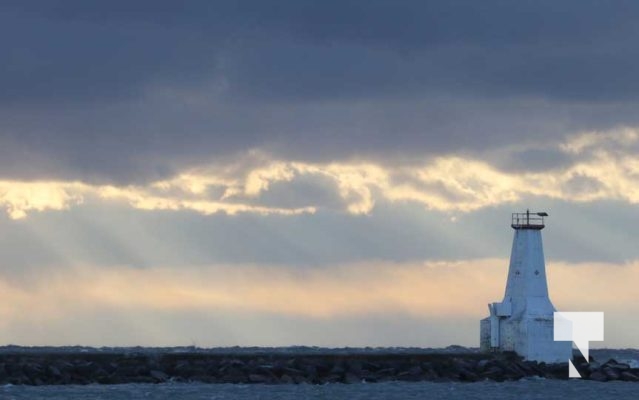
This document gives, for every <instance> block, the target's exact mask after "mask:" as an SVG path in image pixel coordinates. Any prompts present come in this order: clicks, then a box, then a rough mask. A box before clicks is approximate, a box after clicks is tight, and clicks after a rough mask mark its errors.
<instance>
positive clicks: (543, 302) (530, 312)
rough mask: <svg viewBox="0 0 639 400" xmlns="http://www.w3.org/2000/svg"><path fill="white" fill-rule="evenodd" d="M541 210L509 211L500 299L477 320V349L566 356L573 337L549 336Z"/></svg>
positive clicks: (551, 359)
mask: <svg viewBox="0 0 639 400" xmlns="http://www.w3.org/2000/svg"><path fill="white" fill-rule="evenodd" d="M547 216H548V214H547V213H545V212H537V213H531V212H530V211H526V212H525V213H514V214H512V222H511V227H512V228H513V229H514V230H515V235H514V238H513V246H512V250H511V253H510V265H509V267H508V280H507V282H506V293H505V294H504V299H503V300H502V301H501V302H499V303H491V304H489V305H488V310H489V311H490V316H489V317H487V318H484V319H482V320H481V322H480V348H481V350H482V351H514V352H516V353H517V354H519V355H520V356H522V357H524V359H526V360H531V361H539V362H546V363H557V362H567V361H568V360H569V359H570V358H572V343H571V342H567V341H554V340H553V312H554V311H555V307H554V306H553V305H552V303H551V301H550V297H549V296H548V283H547V280H546V265H545V261H544V249H543V245H542V241H541V230H542V229H544V227H545V225H544V218H545V217H547Z"/></svg>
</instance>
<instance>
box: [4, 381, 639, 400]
mask: <svg viewBox="0 0 639 400" xmlns="http://www.w3.org/2000/svg"><path fill="white" fill-rule="evenodd" d="M0 398H2V399H6V400H18V399H24V400H27V399H28V400H44V399H47V400H56V399H60V400H62V399H64V400H80V399H82V400H96V399H104V400H125V399H126V400H134V399H159V400H164V399H166V400H169V399H170V400H226V399H238V400H240V399H273V400H280V399H282V400H297V399H327V400H328V399H331V400H333V399H349V400H350V399H354V400H357V399H362V400H364V399H366V400H368V399H379V400H382V399H384V400H387V399H453V400H454V399H460V400H461V399H464V400H466V399H504V400H506V399H513V400H514V399H581V400H590V399H593V400H594V399H608V398H610V399H637V398H639V384H637V383H630V382H606V383H599V382H591V381H581V380H569V381H560V380H544V379H525V380H520V381H517V382H502V383H499V382H488V381H486V382H478V383H434V382H417V383H405V382H401V383H400V382H389V383H376V384H353V385H344V384H330V385H272V386H268V385H230V384H223V385H215V384H213V385H207V384H160V385H146V384H145V385H140V384H133V385H89V386H75V385H74V386H5V387H2V388H0Z"/></svg>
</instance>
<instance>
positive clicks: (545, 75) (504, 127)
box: [0, 1, 639, 208]
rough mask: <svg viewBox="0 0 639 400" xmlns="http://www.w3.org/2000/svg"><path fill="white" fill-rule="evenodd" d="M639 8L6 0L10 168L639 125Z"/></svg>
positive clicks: (132, 177) (489, 142)
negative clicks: (638, 40)
mask: <svg viewBox="0 0 639 400" xmlns="http://www.w3.org/2000/svg"><path fill="white" fill-rule="evenodd" d="M635 8H636V7H634V6H629V5H627V4H626V5H624V6H623V7H621V6H617V5H614V6H611V5H605V6H603V5H601V4H598V3H588V4H583V2H562V4H561V5H557V4H554V3H550V2H548V3H546V2H537V3H536V4H535V5H530V4H509V3H507V2H497V3H490V4H474V3H473V2H453V3H451V4H448V2H426V3H424V2H417V1H415V2H412V1H408V2H403V3H402V4H401V5H398V4H392V5H391V4H390V3H389V2H384V1H371V2H366V3H365V4H363V3H360V2H355V1H346V2H344V1H340V2H336V1H326V2H322V3H321V4H317V2H311V1H299V2H298V1H286V2H284V3H283V4H282V5H281V6H280V7H277V8H273V7H267V6H264V4H262V3H261V2H259V1H247V2H244V3H243V4H242V6H239V5H238V4H236V3H234V2H224V1H220V2H214V3H211V2H191V3H189V5H188V6H180V7H176V6H175V5H174V4H171V2H165V1H158V2H147V1H140V2H136V4H135V5H130V4H125V3H124V2H109V4H108V5H98V4H93V3H91V4H85V3H84V2H76V1H73V2H57V1H56V2H38V1H36V2H29V4H26V3H24V2H14V1H12V2H3V4H2V5H0V9H1V10H2V11H1V12H0V38H1V39H0V44H1V45H2V48H3V49H4V53H5V55H6V58H7V59H9V60H10V62H7V63H4V64H3V65H0V86H1V87H2V88H3V91H2V93H0V174H2V178H3V179H7V180H15V179H18V180H20V179H29V180H63V181H68V180H72V181H73V180H80V181H83V182H90V183H92V184H106V183H116V184H140V183H148V182H151V181H155V180H161V179H167V178H169V177H171V176H173V175H175V174H178V173H180V172H182V171H184V170H185V169H188V168H192V167H195V166H198V165H201V164H203V163H206V162H207V161H208V160H210V159H212V158H223V157H225V158H232V157H235V156H237V155H240V156H241V155H242V154H244V153H246V152H248V151H250V150H251V149H255V148H257V149H261V150H263V151H265V152H267V153H269V154H272V155H273V157H274V158H275V159H277V160H285V161H286V160H301V161H305V162H320V163H328V162H331V161H340V162H343V161H345V160H350V159H352V158H360V159H366V160H367V161H374V162H377V163H381V162H388V161H389V159H393V158H404V157H410V158H416V157H423V156H427V157H432V156H433V155H434V154H450V153H455V152H459V151H461V152H471V153H473V152H481V151H486V150H490V149H492V148H494V147H496V146H501V145H504V144H513V143H515V144H517V143H520V142H521V141H528V140H531V141H537V142H546V141H548V140H550V139H553V138H555V139H556V138H557V137H558V136H562V135H564V134H567V133H570V132H575V131H582V130H593V129H609V128H610V127H612V126H615V125H619V124H626V125H631V126H632V125H636V124H637V123H639V120H638V118H639V117H638V116H637V114H636V108H637V104H636V103H637V100H638V99H639V97H638V96H637V94H638V93H639V90H638V88H637V87H636V85H635V83H634V82H635V79H634V74H635V71H636V69H637V68H636V66H637V63H638V61H639V57H638V54H637V50H636V46H635V43H634V40H633V38H634V37H635V33H636V29H637V28H636V24H635V18H633V14H634V13H635V11H636V10H635ZM584 82H587V83H586V84H584ZM538 156H539V155H538ZM538 156H537V158H539V157H538ZM533 158H534V157H533ZM364 208H365V207H364Z"/></svg>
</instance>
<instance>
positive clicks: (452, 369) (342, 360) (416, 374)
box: [0, 350, 639, 385]
mask: <svg viewBox="0 0 639 400" xmlns="http://www.w3.org/2000/svg"><path fill="white" fill-rule="evenodd" d="M575 365H576V367H577V369H578V370H579V371H580V373H581V374H582V376H583V378H584V379H591V380H597V381H617V380H623V381H633V382H639V368H632V367H631V366H630V365H628V364H624V363H619V362H617V361H614V360H609V361H607V362H604V363H599V362H597V361H595V360H591V362H590V363H586V361H585V360H584V359H583V358H576V359H575ZM527 377H529V378H530V377H540V378H546V379H568V366H567V364H565V363H564V364H544V363H536V362H527V361H522V360H521V358H520V357H518V356H516V355H515V354H509V353H498V354H483V353H478V352H452V353H451V352H441V353H438V352H410V351H404V352H387V353H385V352H370V353H369V352H353V353H349V352H345V351H338V352H330V351H327V352H311V353H308V352H299V353H296V352H291V351H288V352H268V351H256V352H251V351H236V352H234V351H228V352H220V351H217V352H206V351H194V352H189V351H162V350H158V351H139V352H138V351H132V350H127V351H118V350H110V351H87V350H66V351H47V350H41V351H11V350H4V351H2V352H0V384H14V385H62V384H92V383H98V384H123V383H163V382H202V383H245V384H249V383H261V384H300V383H308V384H324V383H360V382H370V383H374V382H388V381H413V382H416V381H435V382H447V381H448V382H450V381H458V382H476V381H482V380H493V381H512V380H519V379H522V378H527Z"/></svg>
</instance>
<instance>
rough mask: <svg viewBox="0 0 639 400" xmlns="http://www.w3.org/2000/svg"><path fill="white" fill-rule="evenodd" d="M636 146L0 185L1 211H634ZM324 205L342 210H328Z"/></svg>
mask: <svg viewBox="0 0 639 400" xmlns="http://www.w3.org/2000/svg"><path fill="white" fill-rule="evenodd" d="M638 146H639V134H637V131H636V129H635V128H619V129H617V130H612V131H605V132H585V133H582V134H578V135H573V136H571V137H568V138H567V139H565V140H564V141H563V142H560V143H558V144H557V145H556V146H555V147H554V149H555V151H557V152H561V153H563V154H564V155H565V160H566V162H565V163H564V164H563V165H559V166H554V168H553V167H550V169H547V170H543V171H539V170H537V168H533V170H531V171H526V170H523V171H522V170H519V171H518V170H515V171H513V172H510V171H508V170H504V169H503V168H499V167H498V166H495V165H492V164H491V163H490V162H488V161H485V160H482V159H478V158H473V157H471V156H461V155H455V154H451V155H441V156H437V157H432V158H430V159H429V160H428V161H426V162H420V161H413V162H404V163H402V164H396V165H392V164H383V163H372V162H367V161H350V162H349V161H342V162H331V163H311V162H303V161H287V160H277V159H274V158H273V157H272V156H270V155H268V154H266V153H263V152H256V151H253V152H249V153H247V154H246V155H245V156H244V157H243V158H241V159H238V160H235V161H234V162H232V163H230V164H228V165H226V164H223V163H219V162H218V163H216V164H212V165H204V166H200V167H195V168H192V169H189V170H186V171H184V172H182V173H179V174H177V175H175V176H173V177H171V178H168V179H164V180H158V181H153V182H150V183H149V184H145V185H125V186H118V185H90V184H88V183H79V182H64V181H61V182H55V181H51V182H46V181H45V182H24V181H17V182H16V181H0V189H2V190H0V204H3V205H4V206H5V207H6V209H7V212H8V214H9V215H10V216H11V217H12V218H24V217H25V216H26V215H27V213H28V212H31V211H43V210H47V209H50V210H61V209H68V208H69V207H71V206H73V205H75V204H79V203H81V202H83V201H85V199H87V198H93V199H97V200H98V201H118V202H125V203H126V204H129V205H130V206H131V207H134V208H136V209H141V210H172V211H177V210H191V211H195V212H198V213H201V214H205V215H208V214H214V213H218V212H224V213H227V214H230V215H234V214H237V213H257V214H263V215H266V214H282V215H296V214H300V213H314V212H316V211H317V210H318V209H333V210H337V211H344V212H347V213H350V214H369V213H370V212H371V211H372V210H373V208H374V207H375V204H376V202H379V201H386V202H390V203H415V204H419V205H422V206H423V207H425V208H426V209H429V210H436V211H441V212H470V211H474V210H478V209H481V208H485V207H493V206H498V205H502V204H512V203H515V202H517V201H519V200H521V199H522V198H525V197H530V196H533V197H545V198H552V199H558V200H562V201H567V202H593V201H609V200H621V201H624V202H627V203H629V204H636V203H639V190H638V189H636V188H637V187H639V185H638V184H639V182H638V177H639V163H637V162H636V160H635V156H634V149H635V148H637V147H638ZM505 151H508V150H507V149H506V150H505ZM517 151H519V150H517ZM300 180H303V181H304V182H306V186H302V187H300V188H298V189H297V190H301V191H307V190H309V188H311V187H313V186H315V190H316V192H317V193H321V192H324V193H326V195H324V196H320V197H318V198H317V199H313V198H309V197H308V196H304V195H303V194H297V195H296V194H295V193H294V192H295V190H294V189H293V190H288V191H286V190H283V188H286V187H289V188H294V187H295V186H294V184H295V183H296V182H298V181H300ZM266 193H268V194H269V196H268V199H267V198H266V197H267V196H265V194H266ZM278 193H279V194H278ZM331 198H332V199H335V198H337V199H339V200H338V201H337V203H335V201H334V200H331ZM278 203H283V204H284V205H281V204H278Z"/></svg>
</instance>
